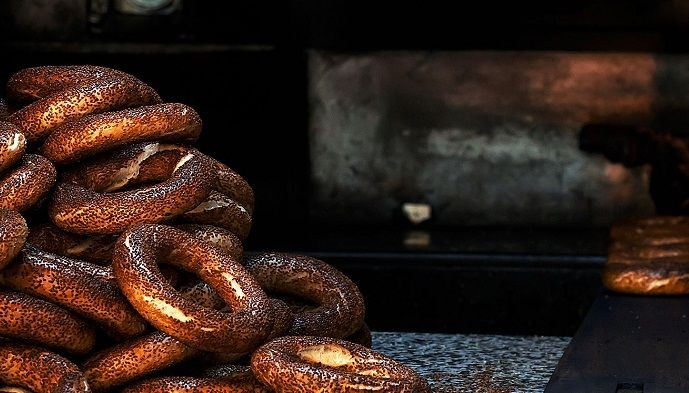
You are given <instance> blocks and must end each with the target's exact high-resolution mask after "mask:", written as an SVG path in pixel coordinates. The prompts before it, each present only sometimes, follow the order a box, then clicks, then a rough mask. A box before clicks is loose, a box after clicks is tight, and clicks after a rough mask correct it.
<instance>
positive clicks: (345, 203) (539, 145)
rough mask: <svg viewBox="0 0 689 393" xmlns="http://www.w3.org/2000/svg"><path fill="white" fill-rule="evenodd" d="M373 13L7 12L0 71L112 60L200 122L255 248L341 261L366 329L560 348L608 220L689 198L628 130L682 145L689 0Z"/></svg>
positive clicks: (167, 0)
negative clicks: (246, 198) (248, 214)
mask: <svg viewBox="0 0 689 393" xmlns="http://www.w3.org/2000/svg"><path fill="white" fill-rule="evenodd" d="M371 3H372V2H363V1H352V0H349V1H341V0H330V1H312V0H285V1H281V2H267V1H252V2H201V1H190V0H52V1H48V0H43V1H40V0H23V1H20V0H7V1H3V2H1V3H0V33H1V34H0V39H1V42H0V53H1V55H0V58H1V59H2V61H0V77H1V78H2V80H3V81H6V80H7V78H8V77H9V76H10V75H11V74H12V73H14V72H16V71H17V70H19V69H21V68H24V67H30V66H37V65H57V64H97V65H104V66H108V67H113V68H118V69H121V70H124V71H126V72H129V73H132V74H134V75H135V76H137V77H138V78H140V79H142V80H143V81H145V82H146V83H148V84H150V85H151V86H153V87H154V88H156V89H157V90H158V91H159V92H160V94H161V96H162V97H163V98H164V100H166V101H170V102H174V101H177V102H184V103H186V104H189V105H191V106H193V107H194V108H196V109H197V110H198V112H199V113H200V114H201V116H202V118H203V122H204V133H203V134H202V137H201V140H200V142H199V148H200V149H201V150H202V151H204V152H206V153H208V154H210V155H212V156H214V157H216V158H218V159H220V160H221V161H223V162H225V163H226V164H228V165H230V166H231V167H232V168H234V169H235V170H237V171H238V172H239V173H241V174H242V175H243V176H244V177H245V178H246V179H247V180H248V181H249V183H250V184H251V185H252V186H253V187H254V190H255V192H256V200H257V202H256V209H255V217H254V227H253V230H252V235H251V236H250V238H249V240H248V243H247V245H246V247H247V249H248V250H284V251H295V252H302V253H306V254H309V255H313V256H316V257H320V258H322V259H324V260H326V261H328V262H330V263H332V264H334V265H336V266H337V267H339V268H340V269H342V270H343V271H345V272H346V273H347V274H348V275H350V276H351V277H352V278H353V279H354V281H355V282H357V284H359V286H360V287H361V289H362V291H363V292H364V295H365V296H366V299H367V305H368V310H369V313H368V314H369V318H368V322H369V325H370V326H371V327H372V329H374V330H397V331H426V332H453V333H501V334H542V335H572V334H573V333H574V331H575V330H576V328H577V326H578V325H579V323H580V321H581V319H582V318H583V316H584V314H585V313H586V311H587V309H588V307H589V305H590V304H591V302H592V300H593V298H594V297H595V295H596V294H597V293H598V291H599V290H600V284H599V282H600V278H599V269H600V267H601V266H602V263H603V262H604V260H605V258H604V255H605V253H606V244H607V226H608V225H609V224H610V223H611V222H613V221H614V220H617V219H620V218H628V217H639V216H645V215H650V214H653V212H654V201H655V203H656V205H657V204H658V203H659V202H658V201H659V200H663V199H662V198H663V197H667V195H676V193H675V190H678V189H681V190H685V191H687V192H689V187H685V186H684V185H685V184H687V182H683V180H680V181H677V178H678V177H679V178H681V176H682V175H681V174H678V175H676V176H675V175H673V176H669V177H662V176H660V175H659V174H660V173H661V172H662V171H659V170H657V171H655V172H656V174H655V175H654V170H653V169H652V167H651V165H649V163H650V164H653V167H658V168H660V167H661V163H660V162H659V160H660V161H662V157H666V155H665V154H664V153H658V152H657V151H656V150H654V151H653V152H651V153H648V152H646V153H644V154H642V153H643V149H644V148H645V147H648V146H650V145H652V143H650V142H648V135H650V134H649V133H648V132H646V133H645V131H639V130H647V129H650V130H653V132H662V133H663V135H664V136H665V137H668V138H678V139H677V140H678V141H683V139H682V138H683V137H684V136H685V134H686V131H687V129H686V126H687V125H689V111H687V110H686V109H687V107H689V55H688V54H689V51H688V49H689V40H687V39H686V37H687V34H688V33H689V2H687V1H679V0H675V1H656V2H647V1H602V2H600V1H579V2H518V3H513V4H509V5H503V4H502V3H501V2H493V1H484V2H472V3H471V4H462V5H461V6H460V7H459V8H457V6H456V5H453V6H452V7H451V6H449V5H446V4H444V2H439V1H430V2H418V3H417V4H412V5H408V4H404V3H400V2H373V3H375V4H371ZM591 124H594V125H602V126H598V127H593V128H587V130H588V131H587V132H581V130H582V127H584V126H588V125H591ZM615 127H618V128H615ZM619 127H623V128H619ZM624 127H627V128H624ZM620 130H623V131H620ZM651 134H652V133H651ZM644 138H646V139H644ZM650 139H653V138H650ZM653 140H655V139H653ZM673 140H675V139H673ZM644 141H646V142H644ZM673 146H674V145H673ZM678 149H679V150H682V147H681V146H680V147H679V148H678ZM670 150H672V149H670ZM663 151H664V152H667V150H663ZM673 151H674V150H673ZM599 153H602V154H599ZM658 157H661V158H658ZM673 157H674V156H673ZM670 161H671V162H670V163H669V164H668V163H666V164H667V165H666V167H677V165H676V160H675V161H673V160H670ZM662 173H665V172H662ZM654 179H655V180H654ZM649 182H650V183H649ZM649 184H656V185H657V187H658V188H657V189H658V190H661V191H657V192H655V194H653V198H652V195H651V194H652V191H653V190H649ZM678 184H679V185H678ZM655 187H656V186H654V189H656V188H655ZM673 187H674V188H673ZM682 195H684V194H682ZM659 198H660V199H659ZM666 199H667V198H666ZM683 201H684V199H682V200H680V201H678V202H676V203H675V202H672V203H675V204H677V205H681V203H683ZM668 203H670V202H668ZM672 203H670V204H671V205H672ZM672 206H674V205H672ZM668 211H669V212H673V210H672V209H671V208H670V209H669V210H668Z"/></svg>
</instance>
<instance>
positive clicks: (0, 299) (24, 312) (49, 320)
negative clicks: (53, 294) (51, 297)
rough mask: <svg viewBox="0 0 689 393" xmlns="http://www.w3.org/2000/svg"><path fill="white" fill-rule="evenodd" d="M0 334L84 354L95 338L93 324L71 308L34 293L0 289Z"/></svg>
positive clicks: (90, 347) (91, 346) (89, 348)
mask: <svg viewBox="0 0 689 393" xmlns="http://www.w3.org/2000/svg"><path fill="white" fill-rule="evenodd" d="M0 336H5V337H10V338H17V339H22V340H27V341H31V342H35V343H38V344H41V345H45V346H48V347H51V348H58V349H64V350H65V351H68V352H71V353H75V354H83V353H87V352H89V351H90V350H91V349H92V348H93V345H94V344H95V341H96V335H95V331H94V330H93V328H92V327H91V326H90V325H88V324H86V322H84V321H83V320H81V319H80V318H78V317H76V316H75V315H73V314H72V313H71V312H69V311H67V310H65V309H63V308H61V307H59V306H56V305H54V304H52V303H48V302H46V301H44V300H40V299H36V298H35V297H32V296H29V295H26V294H23V293H20V292H10V291H0Z"/></svg>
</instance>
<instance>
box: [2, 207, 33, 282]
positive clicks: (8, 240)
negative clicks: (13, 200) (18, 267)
mask: <svg viewBox="0 0 689 393" xmlns="http://www.w3.org/2000/svg"><path fill="white" fill-rule="evenodd" d="M28 232H29V229H28V227H27V226H26V221H25V220H24V217H22V216H21V215H20V214H19V213H17V212H15V211H14V210H9V209H2V208H0V269H2V268H4V267H5V266H7V264H8V263H9V262H10V261H11V260H12V259H13V258H14V257H15V256H17V254H18V253H19V250H21V249H22V247H23V246H24V242H25V241H26V237H27V234H28Z"/></svg>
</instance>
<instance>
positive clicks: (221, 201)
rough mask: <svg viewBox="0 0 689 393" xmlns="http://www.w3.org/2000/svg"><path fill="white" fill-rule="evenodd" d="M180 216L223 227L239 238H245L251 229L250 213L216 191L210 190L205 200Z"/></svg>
mask: <svg viewBox="0 0 689 393" xmlns="http://www.w3.org/2000/svg"><path fill="white" fill-rule="evenodd" d="M180 218H181V219H183V220H185V221H188V222H193V223H197V224H206V225H214V226H219V227H221V228H225V229H227V230H229V231H230V232H232V233H234V234H236V235H237V236H238V237H239V238H240V239H241V240H244V239H246V238H247V236H249V231H251V222H252V219H251V213H249V211H248V210H246V209H245V208H244V207H243V206H242V205H240V204H239V203H237V202H235V201H234V200H232V199H230V198H229V197H228V196H227V195H225V194H222V193H220V192H218V191H211V193H210V194H209V195H208V198H207V199H206V200H205V201H203V202H201V203H200V204H199V205H198V206H196V207H194V208H193V209H190V210H189V211H187V212H186V213H184V214H182V216H181V217H180Z"/></svg>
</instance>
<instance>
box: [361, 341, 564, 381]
mask: <svg viewBox="0 0 689 393" xmlns="http://www.w3.org/2000/svg"><path fill="white" fill-rule="evenodd" d="M570 340H571V338H570V337H526V336H493V335H461V334H428V333H391V332H374V333H373V348H374V349H375V350H377V351H379V352H382V353H384V354H386V355H388V356H391V357H393V358H395V359H396V360H398V361H401V362H403V363H404V364H406V365H408V366H410V367H412V368H414V369H415V370H416V371H418V372H419V373H421V374H422V375H423V376H424V377H425V378H426V379H428V381H429V383H430V384H431V386H432V388H433V391H434V392H435V393H455V392H476V393H530V392H534V393H535V392H539V393H540V392H543V390H544V389H545V385H546V383H547V382H548V379H549V378H550V375H551V374H552V373H553V370H554V369H555V366H556V365H557V362H558V360H559V359H560V357H561V356H562V353H563V352H564V350H565V347H566V346H567V344H568V343H569V341H570Z"/></svg>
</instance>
